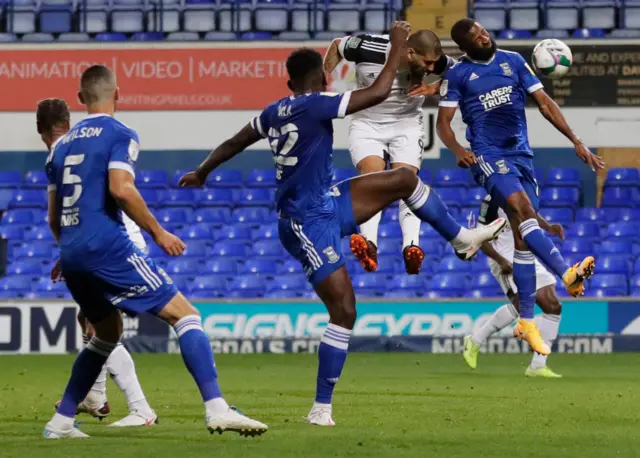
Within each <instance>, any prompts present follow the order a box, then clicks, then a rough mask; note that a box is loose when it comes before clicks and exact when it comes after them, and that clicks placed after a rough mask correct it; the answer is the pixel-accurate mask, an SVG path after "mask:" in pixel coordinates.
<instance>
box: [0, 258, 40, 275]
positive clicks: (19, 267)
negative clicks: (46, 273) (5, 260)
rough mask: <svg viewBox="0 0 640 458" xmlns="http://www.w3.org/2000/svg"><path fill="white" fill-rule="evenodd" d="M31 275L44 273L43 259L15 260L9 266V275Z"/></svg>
mask: <svg viewBox="0 0 640 458" xmlns="http://www.w3.org/2000/svg"><path fill="white" fill-rule="evenodd" d="M12 275H25V276H27V275H30V276H32V277H33V278H35V277H40V276H41V275H42V262H41V261H39V260H38V261H14V262H12V263H11V264H9V265H8V266H7V276H12Z"/></svg>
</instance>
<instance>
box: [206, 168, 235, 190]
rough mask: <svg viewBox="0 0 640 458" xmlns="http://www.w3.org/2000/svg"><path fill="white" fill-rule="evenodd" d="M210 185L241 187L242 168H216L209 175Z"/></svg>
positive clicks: (208, 182) (208, 184)
mask: <svg viewBox="0 0 640 458" xmlns="http://www.w3.org/2000/svg"><path fill="white" fill-rule="evenodd" d="M206 185H207V186H208V187H216V188H241V187H242V172H241V171H240V170H214V171H213V172H211V173H210V174H209V176H208V177H207V183H206Z"/></svg>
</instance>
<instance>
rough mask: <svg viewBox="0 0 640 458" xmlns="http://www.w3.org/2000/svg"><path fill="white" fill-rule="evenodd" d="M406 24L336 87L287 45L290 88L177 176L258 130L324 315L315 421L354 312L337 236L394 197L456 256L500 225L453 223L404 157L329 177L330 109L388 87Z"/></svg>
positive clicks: (196, 175)
mask: <svg viewBox="0 0 640 458" xmlns="http://www.w3.org/2000/svg"><path fill="white" fill-rule="evenodd" d="M409 29H410V27H409V25H408V24H406V23H403V22H397V23H395V24H394V25H393V26H392V30H391V49H390V51H389V57H388V59H387V61H386V63H385V65H384V68H383V69H382V70H381V71H380V74H379V75H378V78H377V79H376V81H375V82H374V83H373V84H371V85H370V86H368V87H366V88H364V89H360V90H357V91H353V92H347V93H343V94H334V93H327V92H324V91H325V90H326V88H327V77H326V74H325V72H324V70H323V62H322V56H321V55H320V54H319V53H318V52H317V51H315V50H312V49H305V48H302V49H298V50H297V51H294V52H293V53H291V55H290V56H289V58H288V59H287V72H288V74H289V82H288V86H289V89H291V91H292V92H293V94H292V95H291V96H289V97H285V98H283V99H281V100H279V101H277V102H275V103H273V104H272V105H270V106H268V107H267V108H266V109H265V110H264V111H263V112H262V113H261V114H260V115H259V116H257V117H256V118H254V119H253V120H252V121H251V122H250V123H249V124H247V125H246V126H245V127H244V128H242V129H241V130H240V132H238V133H237V134H236V135H235V136H234V137H232V138H230V139H229V140H227V141H225V142H224V143H222V144H221V145H220V146H218V147H217V148H216V149H215V150H213V151H212V152H211V154H210V155H209V157H208V158H207V159H206V160H205V161H204V162H203V163H202V164H201V165H200V166H199V167H198V169H196V170H195V171H193V172H189V173H188V174H186V175H185V176H184V177H182V178H181V180H180V185H181V186H202V185H203V184H204V183H205V181H206V178H207V175H208V174H209V173H210V172H211V171H212V170H214V169H215V168H216V167H218V166H219V165H220V164H222V163H223V162H225V161H227V160H229V159H231V158H232V157H234V156H235V155H237V154H238V153H240V152H242V151H243V150H245V149H246V148H247V147H249V146H250V145H252V144H254V143H256V142H258V141H259V140H261V139H263V138H266V139H268V140H269V143H270V145H271V148H272V151H273V153H274V156H275V163H276V170H277V172H276V178H277V185H278V187H277V192H276V208H277V210H278V213H279V221H278V229H279V234H280V240H281V242H282V244H283V246H284V247H285V248H286V250H287V251H288V252H289V253H290V254H291V256H293V257H294V258H296V259H297V260H299V261H300V263H301V264H302V267H303V270H304V272H305V274H306V275H307V278H308V279H309V282H310V283H311V284H312V285H313V286H314V288H315V291H316V293H317V294H318V296H319V297H320V299H322V301H323V302H324V304H325V305H326V307H327V310H328V312H329V317H330V322H329V324H328V326H327V328H326V330H325V332H324V335H323V337H322V339H321V343H320V346H319V349H318V359H319V367H318V376H317V384H316V399H315V403H314V405H313V407H312V409H311V412H310V413H309V415H308V421H309V423H311V424H314V425H322V426H332V425H334V424H335V423H334V421H333V418H332V405H331V399H332V395H333V390H334V387H335V385H336V383H337V382H338V378H339V377H340V374H341V372H342V368H343V366H344V363H345V360H346V357H347V350H348V347H349V339H350V336H351V330H352V329H353V326H354V323H355V320H356V300H355V295H354V292H353V286H352V284H351V280H350V278H349V274H348V273H347V270H346V268H345V266H344V262H345V261H344V255H343V253H342V252H341V251H340V240H341V238H342V237H345V236H347V235H351V234H354V233H356V232H357V225H358V224H361V223H363V222H365V221H368V220H369V219H370V218H371V217H372V216H373V215H375V214H376V213H378V212H379V211H380V210H382V209H383V208H384V207H386V206H388V205H389V204H391V203H393V202H395V201H397V200H400V199H402V200H404V201H405V202H406V203H407V205H408V206H409V208H410V209H411V210H412V211H413V213H414V214H415V215H416V216H418V218H420V219H421V220H423V221H426V222H428V223H429V224H431V225H432V226H434V228H436V230H437V231H438V232H439V233H440V234H442V235H443V237H445V238H446V239H447V240H448V241H450V242H451V244H452V245H453V249H454V250H455V251H456V252H457V254H458V255H459V256H460V257H461V258H463V259H470V258H471V257H472V256H473V255H474V254H475V253H476V252H477V251H478V250H479V248H480V246H481V245H482V243H484V242H483V241H485V240H488V239H494V238H495V237H496V236H497V235H498V234H499V233H500V231H502V229H503V228H504V227H505V225H506V220H505V219H500V220H497V221H496V222H494V223H493V224H491V225H489V226H486V227H485V228H480V229H476V230H473V231H472V230H469V229H466V228H462V227H461V226H460V225H459V224H458V223H457V222H456V221H455V220H454V219H453V218H452V217H451V215H450V214H449V212H448V210H447V207H446V206H445V205H444V203H443V202H442V201H441V200H440V198H439V197H438V195H437V194H436V193H435V192H433V191H432V190H431V189H430V188H429V187H427V186H425V185H424V184H423V183H422V181H421V180H420V179H419V178H418V176H417V175H416V174H415V173H414V172H413V171H411V170H410V169H408V168H404V167H401V168H398V169H395V170H390V171H385V172H378V173H372V174H365V175H361V176H359V177H357V178H354V179H351V180H347V181H344V182H342V183H339V184H337V185H335V186H333V187H331V177H332V175H333V164H332V153H333V151H332V143H333V126H332V119H336V118H343V117H344V116H346V115H348V114H351V113H355V112H357V111H360V110H364V109H366V108H368V107H371V106H374V105H376V104H378V103H381V102H382V101H384V100H385V99H386V98H387V97H388V95H389V92H390V91H391V86H392V83H393V80H394V79H395V77H396V73H397V71H398V66H399V64H400V60H401V56H402V55H403V54H404V55H405V56H406V52H407V51H406V45H407V37H408V34H409Z"/></svg>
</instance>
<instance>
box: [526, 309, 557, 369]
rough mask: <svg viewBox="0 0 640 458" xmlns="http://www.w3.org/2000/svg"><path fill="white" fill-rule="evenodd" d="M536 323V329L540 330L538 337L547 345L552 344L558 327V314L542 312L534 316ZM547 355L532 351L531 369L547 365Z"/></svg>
mask: <svg viewBox="0 0 640 458" xmlns="http://www.w3.org/2000/svg"><path fill="white" fill-rule="evenodd" d="M536 325H537V326H538V330H539V331H540V337H542V340H544V343H546V344H547V345H549V348H551V345H553V342H554V341H555V340H556V337H558V329H560V315H547V314H546V313H543V314H542V315H540V316H538V317H537V318H536ZM548 356H549V355H546V356H545V355H541V354H539V353H534V354H533V358H532V359H531V366H530V367H531V369H540V368H542V367H545V366H546V365H547V357H548Z"/></svg>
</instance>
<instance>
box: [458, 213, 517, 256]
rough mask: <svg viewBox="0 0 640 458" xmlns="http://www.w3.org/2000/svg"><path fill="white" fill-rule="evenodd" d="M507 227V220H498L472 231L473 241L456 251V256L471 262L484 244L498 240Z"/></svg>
mask: <svg viewBox="0 0 640 458" xmlns="http://www.w3.org/2000/svg"><path fill="white" fill-rule="evenodd" d="M506 226H507V220H506V219H505V218H498V219H496V220H495V221H494V222H492V223H491V224H487V225H486V226H480V227H477V228H475V229H470V231H471V236H472V237H473V241H472V242H471V243H470V244H469V245H467V246H465V247H462V248H457V249H456V250H455V252H456V256H458V258H460V259H462V260H463V261H471V259H473V257H474V256H475V255H476V253H477V252H478V251H479V250H480V247H481V246H482V244H483V243H485V242H490V241H492V240H495V239H496V238H498V235H500V232H502V231H503V230H504V228H505V227H506Z"/></svg>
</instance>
